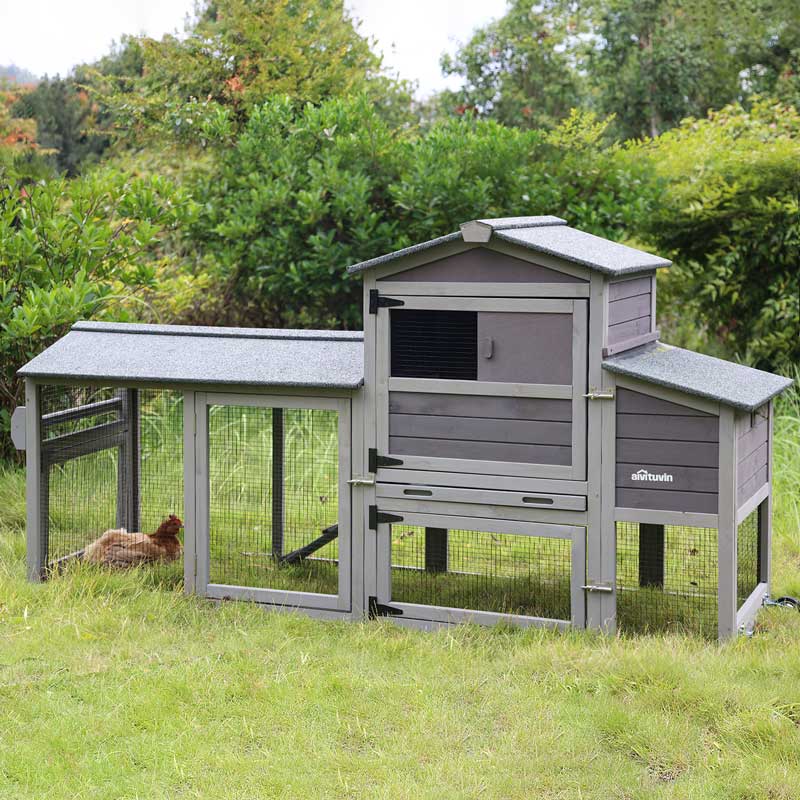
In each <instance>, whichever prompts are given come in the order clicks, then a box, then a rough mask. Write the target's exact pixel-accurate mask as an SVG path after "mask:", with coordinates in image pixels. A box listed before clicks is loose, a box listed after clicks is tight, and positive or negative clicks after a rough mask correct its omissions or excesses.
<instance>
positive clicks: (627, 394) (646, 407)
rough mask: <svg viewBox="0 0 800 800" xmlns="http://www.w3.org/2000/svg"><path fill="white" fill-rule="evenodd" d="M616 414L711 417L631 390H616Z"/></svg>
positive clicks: (703, 412) (702, 412)
mask: <svg viewBox="0 0 800 800" xmlns="http://www.w3.org/2000/svg"><path fill="white" fill-rule="evenodd" d="M617 413H620V414H656V415H668V416H677V417H713V415H712V414H707V413H706V412H705V411H698V410H697V409H695V408H689V407H688V406H681V405H678V404H677V403H671V402H669V401H668V400H661V399H660V398H658V397H651V396H650V395H646V394H642V393H641V392H634V391H632V390H631V389H618V390H617Z"/></svg>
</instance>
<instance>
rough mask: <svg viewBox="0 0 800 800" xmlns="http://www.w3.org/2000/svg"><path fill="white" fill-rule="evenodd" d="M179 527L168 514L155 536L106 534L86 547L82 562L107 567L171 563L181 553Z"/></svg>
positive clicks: (125, 533) (174, 518) (109, 532)
mask: <svg viewBox="0 0 800 800" xmlns="http://www.w3.org/2000/svg"><path fill="white" fill-rule="evenodd" d="M182 527H183V523H182V522H181V521H180V520H179V519H178V517H176V516H175V515H174V514H170V516H169V517H168V518H167V519H165V520H164V521H163V522H162V523H161V525H159V526H158V530H157V531H156V532H155V533H150V534H147V533H128V532H127V531H126V530H124V529H120V530H110V531H106V532H105V533H104V534H103V535H102V536H101V537H100V538H99V539H97V540H96V541H94V542H92V543H91V544H90V545H89V546H88V547H87V548H86V550H85V551H84V553H83V560H84V561H89V562H90V563H92V564H103V565H105V566H108V567H133V566H136V565H137V564H149V563H151V562H154V561H175V560H177V559H178V558H180V555H181V551H182V548H181V543H180V541H179V540H178V531H180V529H181V528H182Z"/></svg>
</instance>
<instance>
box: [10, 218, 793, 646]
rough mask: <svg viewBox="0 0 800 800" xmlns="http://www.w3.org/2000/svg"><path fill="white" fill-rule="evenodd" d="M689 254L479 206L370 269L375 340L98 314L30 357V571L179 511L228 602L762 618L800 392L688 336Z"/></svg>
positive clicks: (359, 268)
mask: <svg viewBox="0 0 800 800" xmlns="http://www.w3.org/2000/svg"><path fill="white" fill-rule="evenodd" d="M667 266H669V262H668V261H666V260H664V259H662V258H658V257H656V256H653V255H650V254H648V253H644V252H641V251H639V250H635V249H632V248H630V247H625V246H623V245H620V244H617V243H614V242H610V241H606V240H604V239H601V238H598V237H596V236H593V235H591V234H587V233H584V232H582V231H579V230H576V229H574V228H570V227H569V226H567V225H566V224H565V223H564V221H563V220H561V219H558V218H557V217H522V218H511V219H494V220H476V221H472V222H468V223H465V224H464V225H462V226H461V230H460V231H459V232H457V233H452V234H449V235H447V236H443V237H441V238H439V239H434V240H432V241H429V242H424V243H422V244H419V245H415V246H413V247H409V248H406V249H405V250H401V251H398V252H395V253H391V254H388V255H385V256H381V257H379V258H375V259H373V260H371V261H367V262H364V263H362V264H357V265H355V266H353V267H350V269H349V272H350V273H352V274H360V275H362V276H363V280H364V332H363V335H362V334H361V333H337V332H328V331H269V330H240V329H225V328H195V327H180V326H148V325H117V324H100V323H79V324H78V325H76V326H74V328H73V330H72V331H71V332H70V333H69V334H67V336H65V337H64V338H63V339H61V340H60V341H59V342H57V343H56V344H54V345H53V346H52V347H50V348H48V349H47V350H46V351H45V352H44V353H42V354H41V355H39V356H37V357H36V358H35V359H33V361H31V362H30V363H29V364H28V365H26V366H25V367H24V368H23V369H22V370H21V374H22V375H24V376H25V378H26V382H27V402H26V408H25V412H24V424H22V423H21V420H22V417H21V416H17V418H16V419H17V422H18V423H20V430H21V431H22V430H24V437H22V435H21V434H20V436H19V438H24V439H25V442H24V444H25V447H26V449H27V463H28V559H29V570H30V576H31V578H32V579H39V578H41V577H42V576H44V575H47V574H49V573H50V572H52V571H53V570H54V569H57V568H60V567H61V566H62V565H64V564H65V563H66V564H67V565H69V564H70V563H71V561H73V560H76V559H75V557H74V556H75V553H80V552H81V549H82V548H84V547H86V545H87V544H88V543H89V542H91V541H92V540H93V539H94V538H96V537H97V536H98V535H99V534H101V533H102V532H103V531H104V530H106V529H108V528H111V527H114V526H116V527H120V528H127V529H128V530H143V531H145V532H149V531H151V530H153V529H154V528H155V526H157V525H158V523H159V520H160V519H162V518H163V517H165V516H166V515H168V514H173V513H174V514H177V515H181V514H182V515H183V517H182V519H183V521H184V525H185V527H184V542H183V544H184V551H183V552H184V558H183V565H182V568H181V569H179V570H178V571H177V572H175V576H176V580H183V582H184V583H185V586H186V588H187V590H188V591H193V592H198V593H200V594H203V595H205V596H208V597H211V598H215V599H223V598H241V599H248V600H252V601H256V602H259V603H263V604H265V605H269V606H272V607H274V608H280V609H300V610H303V611H306V612H308V613H311V614H315V615H321V616H325V617H348V618H362V617H363V616H365V615H366V616H369V617H380V616H386V617H390V618H391V619H393V620H394V621H395V622H397V623H398V624H403V625H412V626H416V627H436V626H440V625H448V624H453V623H458V622H463V621H469V622H475V623H482V624H496V623H501V622H502V623H512V624H515V625H523V626H525V625H547V626H554V627H561V628H567V627H592V628H600V629H604V630H609V631H611V630H614V629H616V628H617V627H619V628H620V629H622V630H630V631H648V630H664V629H680V630H684V629H686V630H696V631H699V632H701V633H703V634H705V635H712V636H719V637H720V638H722V637H727V636H730V635H733V634H735V633H736V632H737V631H738V630H742V629H746V628H748V627H749V626H750V625H751V624H752V621H753V619H754V617H755V614H756V612H757V610H758V608H759V607H760V606H761V605H762V604H763V602H764V600H765V599H766V598H767V597H768V594H769V563H770V502H771V496H770V492H771V489H770V487H771V477H772V475H771V469H772V467H771V449H772V417H773V410H772V399H773V398H774V397H775V396H776V395H777V394H779V393H780V392H781V391H783V390H784V389H785V388H787V387H788V386H789V385H790V381H789V380H788V379H786V378H783V377H780V376H776V375H772V374H769V373H765V372H761V371H758V370H754V369H750V368H748V367H744V366H741V365H737V364H732V363H728V362H725V361H721V360H719V359H715V358H710V357H708V356H703V355H700V354H697V353H692V352H690V351H687V350H682V349H680V348H675V347H670V346H669V345H666V344H663V343H661V342H660V341H659V340H658V331H657V328H656V280H655V274H656V270H657V269H659V268H662V267H667ZM78 560H79V559H78ZM155 568H157V569H160V570H163V569H166V568H165V567H164V565H156V566H154V569H155ZM175 569H177V568H176V567H174V566H173V570H175Z"/></svg>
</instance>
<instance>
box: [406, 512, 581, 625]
mask: <svg viewBox="0 0 800 800" xmlns="http://www.w3.org/2000/svg"><path fill="white" fill-rule="evenodd" d="M391 553H392V555H391V560H392V600H393V601H394V602H400V603H419V604H423V605H431V606H446V607H450V608H463V609H472V610H476V611H495V612H500V613H505V614H525V615H528V616H534V617H546V618H548V619H563V620H568V619H570V575H571V572H572V570H571V542H570V540H568V539H552V538H549V537H542V536H519V535H513V534H504V533H483V532H476V531H465V530H450V531H444V530H442V529H439V528H428V529H425V528H421V527H417V526H412V525H392V527H391Z"/></svg>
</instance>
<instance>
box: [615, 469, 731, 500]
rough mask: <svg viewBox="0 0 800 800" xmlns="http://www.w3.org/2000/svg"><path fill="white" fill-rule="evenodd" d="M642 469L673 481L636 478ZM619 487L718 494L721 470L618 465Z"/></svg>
mask: <svg viewBox="0 0 800 800" xmlns="http://www.w3.org/2000/svg"><path fill="white" fill-rule="evenodd" d="M642 469H644V470H645V471H647V472H648V473H650V474H653V475H663V474H667V475H670V476H671V477H672V480H670V481H663V482H661V481H648V480H646V479H636V478H634V477H633V476H634V475H636V474H637V473H638V472H639V471H640V470H642ZM617 487H618V488H631V489H654V490H662V491H686V492H710V493H714V494H716V493H717V491H718V488H719V470H718V469H716V468H714V467H684V466H671V467H665V466H662V465H657V464H617Z"/></svg>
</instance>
